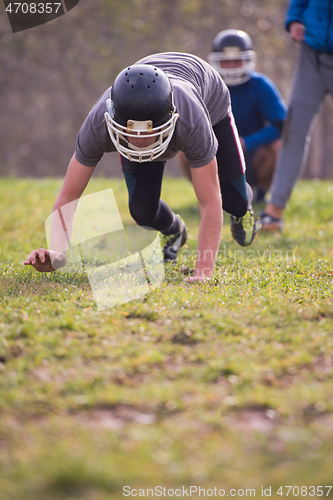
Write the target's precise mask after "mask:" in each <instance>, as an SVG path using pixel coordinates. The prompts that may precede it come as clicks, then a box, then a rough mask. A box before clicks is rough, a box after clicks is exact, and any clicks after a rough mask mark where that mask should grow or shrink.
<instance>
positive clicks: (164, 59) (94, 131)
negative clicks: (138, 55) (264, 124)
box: [75, 52, 230, 172]
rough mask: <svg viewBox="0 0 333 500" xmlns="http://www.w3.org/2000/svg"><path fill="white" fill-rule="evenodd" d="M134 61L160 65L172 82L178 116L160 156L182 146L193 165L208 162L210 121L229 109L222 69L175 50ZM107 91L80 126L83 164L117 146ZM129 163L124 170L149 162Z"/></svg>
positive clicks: (213, 146) (212, 149)
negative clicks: (108, 118) (109, 122)
mask: <svg viewBox="0 0 333 500" xmlns="http://www.w3.org/2000/svg"><path fill="white" fill-rule="evenodd" d="M136 64H151V65H153V66H157V67H158V68H160V69H162V70H163V71H164V72H165V73H166V74H167V76H168V77H169V79H170V81H171V84H172V87H173V92H174V102H175V106H176V110H177V113H178V114H179V118H178V120H177V123H176V128H175V131H174V134H173V136H172V139H171V141H170V144H169V146H168V148H167V150H166V152H165V153H164V154H163V155H161V156H160V157H159V158H158V161H165V160H169V159H170V158H172V157H174V156H175V155H176V154H177V153H178V152H179V151H183V152H184V154H185V155H186V158H187V160H188V162H189V165H190V166H191V167H194V168H195V167H202V166H204V165H206V164H207V163H209V162H210V161H211V160H212V159H213V157H214V156H215V154H216V151H217V148H218V144H217V140H216V137H215V135H214V131H213V128H212V127H213V125H216V124H217V123H218V122H220V121H221V120H222V119H223V118H224V117H225V116H226V115H227V113H228V108H229V105H230V96H229V91H228V89H227V86H226V85H225V84H224V82H223V80H222V79H221V77H220V75H219V74H218V73H217V72H216V71H215V70H214V69H213V68H212V67H211V66H210V65H209V64H208V63H206V62H205V61H203V60H202V59H200V58H198V57H196V56H193V55H190V54H183V53H177V52H167V53H164V54H154V55H151V56H148V57H145V58H144V59H141V60H140V61H138V62H137V63H136ZM110 92H111V88H109V89H107V90H106V91H105V92H104V94H103V95H102V96H101V97H100V98H99V99H98V101H97V102H96V104H95V105H94V106H93V108H92V110H91V111H90V113H89V115H88V116H87V118H86V120H85V122H84V123H83V125H82V127H81V129H80V131H79V134H78V138H77V143H76V151H75V156H76V159H77V160H78V161H79V162H80V163H81V164H82V165H86V166H88V167H94V166H95V165H97V163H98V161H99V160H100V159H101V157H102V156H103V154H104V153H108V152H112V151H116V149H115V146H114V145H113V143H112V141H111V138H110V136H109V133H108V130H107V127H106V123H105V118H104V113H105V111H106V99H108V98H110ZM132 163H133V165H132V166H131V167H130V168H129V169H126V170H127V171H131V172H136V171H138V169H140V170H141V169H145V170H146V169H147V168H148V169H149V163H148V164H147V163H140V164H139V163H137V162H132Z"/></svg>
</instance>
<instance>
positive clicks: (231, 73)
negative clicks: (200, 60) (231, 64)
mask: <svg viewBox="0 0 333 500" xmlns="http://www.w3.org/2000/svg"><path fill="white" fill-rule="evenodd" d="M230 59H232V60H240V61H241V62H242V65H241V66H240V67H238V68H221V62H223V61H229V60H230ZM208 62H209V64H210V65H211V66H213V68H214V69H216V71H218V73H220V75H221V76H222V78H223V80H224V81H225V83H226V84H227V85H230V86H232V85H240V84H241V83H244V82H247V81H248V80H249V79H250V77H251V75H250V73H251V72H252V71H254V70H255V67H256V53H255V52H254V50H247V51H244V52H240V51H238V52H237V53H236V54H235V55H232V54H231V53H230V51H229V52H227V53H226V52H211V53H210V54H209V55H208Z"/></svg>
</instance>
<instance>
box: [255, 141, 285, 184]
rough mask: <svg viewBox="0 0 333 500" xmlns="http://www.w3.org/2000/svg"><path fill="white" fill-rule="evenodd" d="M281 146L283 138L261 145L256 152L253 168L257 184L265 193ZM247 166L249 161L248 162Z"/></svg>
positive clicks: (270, 182)
mask: <svg viewBox="0 0 333 500" xmlns="http://www.w3.org/2000/svg"><path fill="white" fill-rule="evenodd" d="M280 148H281V139H277V140H276V141H274V142H271V143H269V144H265V145H264V146H260V147H259V148H258V149H257V150H256V151H255V153H254V157H253V169H254V172H255V175H256V184H257V186H258V189H261V190H262V191H263V193H264V194H265V193H266V192H267V191H268V190H269V188H270V186H271V184H272V179H273V174H274V169H275V165H276V161H277V157H278V154H279V151H280ZM246 168H247V163H246Z"/></svg>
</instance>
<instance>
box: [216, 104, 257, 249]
mask: <svg viewBox="0 0 333 500" xmlns="http://www.w3.org/2000/svg"><path fill="white" fill-rule="evenodd" d="M213 128H214V133H215V135H216V138H217V140H218V143H219V147H218V151H217V153H216V159H217V164H218V174H219V180H220V187H221V195H222V206H223V209H224V210H225V211H226V212H228V213H229V214H230V221H231V232H232V235H233V238H234V239H235V240H236V241H237V243H239V244H240V245H243V246H245V245H249V244H250V243H251V242H252V241H253V239H254V236H255V223H254V215H253V210H252V206H251V203H252V197H253V195H252V189H251V187H250V185H249V184H248V183H247V182H246V178H245V161H244V155H243V150H242V146H241V144H240V141H239V137H238V132H237V129H236V126H235V123H234V118H233V115H232V112H231V109H230V110H229V113H228V115H227V116H226V117H225V118H224V119H223V120H221V122H219V123H218V124H217V125H215V126H214V127H213Z"/></svg>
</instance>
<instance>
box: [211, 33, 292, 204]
mask: <svg viewBox="0 0 333 500" xmlns="http://www.w3.org/2000/svg"><path fill="white" fill-rule="evenodd" d="M208 61H209V62H210V64H211V65H212V66H213V68H215V69H216V70H217V71H218V72H219V73H220V75H221V76H222V78H223V80H224V81H225V83H226V84H227V86H228V88H229V92H230V97H231V106H232V112H233V115H234V117H235V122H236V126H237V129H238V133H239V136H240V141H241V144H242V147H243V152H244V156H245V163H246V180H247V182H248V183H249V184H250V185H251V187H252V189H253V191H254V195H255V199H257V200H260V199H263V198H264V195H265V193H266V191H267V190H268V188H269V186H270V184H271V181H272V177H273V171H274V167H275V163H276V158H277V153H278V150H279V147H280V137H281V131H282V126H283V122H284V119H285V115H286V106H285V103H284V102H283V100H282V97H281V95H280V93H279V91H278V89H277V88H276V86H275V85H274V83H273V82H272V81H271V80H270V79H269V78H268V77H267V76H265V75H263V74H261V73H257V72H255V71H254V70H255V66H256V53H255V51H254V50H253V46H252V41H251V38H250V36H249V35H248V34H247V33H245V32H244V31H241V30H236V29H229V30H225V31H221V32H220V33H218V35H217V36H216V37H215V39H214V41H213V51H212V52H211V53H210V54H209V56H208Z"/></svg>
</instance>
